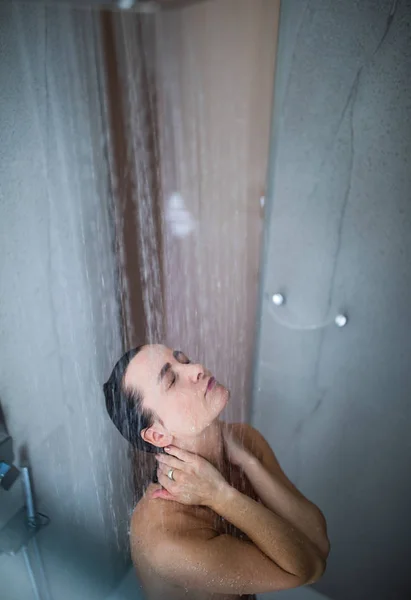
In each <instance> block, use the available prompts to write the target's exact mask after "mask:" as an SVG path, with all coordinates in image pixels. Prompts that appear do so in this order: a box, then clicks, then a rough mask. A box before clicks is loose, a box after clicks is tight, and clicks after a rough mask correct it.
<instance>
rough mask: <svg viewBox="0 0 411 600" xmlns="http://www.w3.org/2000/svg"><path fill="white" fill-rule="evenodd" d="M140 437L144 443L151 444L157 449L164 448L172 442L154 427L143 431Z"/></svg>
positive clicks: (170, 437) (168, 436) (169, 437)
mask: <svg viewBox="0 0 411 600" xmlns="http://www.w3.org/2000/svg"><path fill="white" fill-rule="evenodd" d="M140 435H141V437H142V438H143V440H144V441H145V442H147V443H148V444H152V445H153V446H157V448H165V447H166V446H169V445H170V444H172V441H173V439H172V436H170V435H165V434H164V433H161V432H160V431H158V430H157V429H155V428H154V427H148V428H147V429H143V430H142V431H141V434H140Z"/></svg>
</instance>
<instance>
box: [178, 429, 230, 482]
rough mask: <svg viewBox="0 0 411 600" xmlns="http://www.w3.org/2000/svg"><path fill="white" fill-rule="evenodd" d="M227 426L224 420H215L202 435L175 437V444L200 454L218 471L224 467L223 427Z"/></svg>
mask: <svg viewBox="0 0 411 600" xmlns="http://www.w3.org/2000/svg"><path fill="white" fill-rule="evenodd" d="M225 426H226V423H225V422H224V421H218V420H216V421H213V423H211V425H209V426H208V427H207V429H205V430H204V431H203V432H202V433H201V435H200V436H198V437H194V438H184V439H179V438H174V440H173V445H174V446H177V447H178V448H181V449H182V450H188V451H189V452H193V453H194V454H198V455H199V456H201V457H202V458H205V459H206V460H207V461H208V462H209V463H211V464H212V465H213V466H214V467H215V468H216V469H218V471H220V472H221V471H222V470H223V468H224V457H225V454H224V442H223V429H224V427H225Z"/></svg>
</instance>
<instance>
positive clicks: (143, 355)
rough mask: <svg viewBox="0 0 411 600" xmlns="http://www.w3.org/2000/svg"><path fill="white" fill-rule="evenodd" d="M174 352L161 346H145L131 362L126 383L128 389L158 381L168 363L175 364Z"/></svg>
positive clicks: (126, 375) (125, 379)
mask: <svg viewBox="0 0 411 600" xmlns="http://www.w3.org/2000/svg"><path fill="white" fill-rule="evenodd" d="M173 360H174V359H173V351H172V350H171V349H170V348H167V347H166V346H162V345H161V344H152V345H150V346H144V348H142V350H140V352H139V353H138V354H136V356H135V357H134V358H133V360H131V361H130V364H129V365H128V367H127V370H126V374H125V378H124V383H125V385H126V387H129V386H131V387H133V386H135V385H139V386H140V385H141V383H145V382H153V383H154V382H155V381H157V378H158V375H159V373H160V371H161V369H162V367H163V366H164V364H165V363H167V362H173Z"/></svg>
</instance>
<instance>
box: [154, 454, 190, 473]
mask: <svg viewBox="0 0 411 600" xmlns="http://www.w3.org/2000/svg"><path fill="white" fill-rule="evenodd" d="M156 460H157V461H158V464H159V465H165V466H167V467H172V468H174V469H184V462H183V461H182V460H180V459H179V458H176V457H175V456H171V455H170V456H169V455H167V454H160V456H159V457H157V456H156Z"/></svg>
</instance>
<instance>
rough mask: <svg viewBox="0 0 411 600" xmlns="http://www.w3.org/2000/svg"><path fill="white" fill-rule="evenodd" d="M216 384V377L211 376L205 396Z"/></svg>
mask: <svg viewBox="0 0 411 600" xmlns="http://www.w3.org/2000/svg"><path fill="white" fill-rule="evenodd" d="M214 384H215V378H214V377H210V379H209V380H208V384H207V388H206V391H205V394H204V396H205V395H206V394H207V392H209V391H210V390H211V388H212V387H214Z"/></svg>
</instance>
